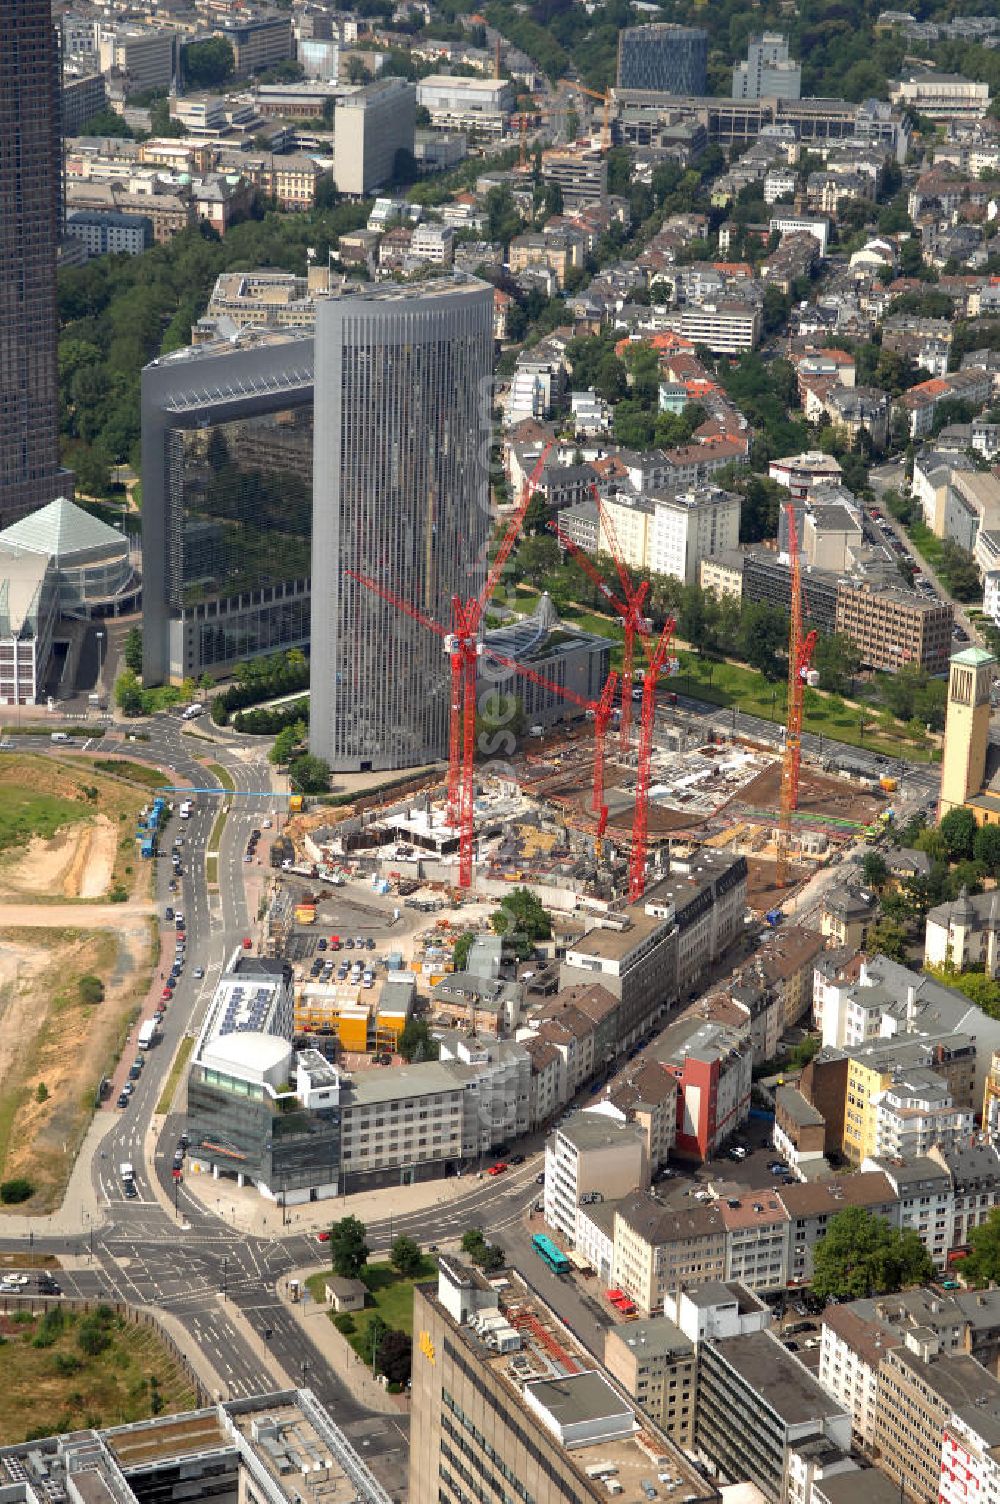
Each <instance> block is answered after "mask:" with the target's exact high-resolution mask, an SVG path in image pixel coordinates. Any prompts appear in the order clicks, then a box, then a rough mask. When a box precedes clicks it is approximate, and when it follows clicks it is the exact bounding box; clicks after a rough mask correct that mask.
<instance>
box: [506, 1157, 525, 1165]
mask: <svg viewBox="0 0 1000 1504" xmlns="http://www.w3.org/2000/svg"><path fill="white" fill-rule="evenodd" d="M507 1163H508V1164H511V1165H523V1164H524V1155H523V1154H512V1155H511V1156H510V1159H509V1160H508V1161H507Z"/></svg>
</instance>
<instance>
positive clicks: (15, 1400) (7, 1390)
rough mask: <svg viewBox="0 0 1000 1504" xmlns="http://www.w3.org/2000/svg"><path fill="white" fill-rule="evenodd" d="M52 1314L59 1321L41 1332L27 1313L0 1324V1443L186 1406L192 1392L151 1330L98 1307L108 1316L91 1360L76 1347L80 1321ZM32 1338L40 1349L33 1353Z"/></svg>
mask: <svg viewBox="0 0 1000 1504" xmlns="http://www.w3.org/2000/svg"><path fill="white" fill-rule="evenodd" d="M56 1309H57V1310H59V1312H60V1317H61V1321H60V1319H59V1318H52V1319H51V1320H50V1322H49V1323H46V1325H48V1326H50V1327H51V1329H50V1330H48V1331H46V1330H43V1329H42V1320H41V1319H36V1318H35V1317H34V1316H32V1315H30V1314H28V1313H19V1314H17V1315H14V1316H3V1317H0V1339H2V1343H3V1349H2V1357H0V1364H2V1367H3V1374H4V1383H3V1385H2V1386H0V1443H2V1444H3V1445H5V1446H9V1445H10V1444H12V1443H13V1442H20V1441H25V1440H27V1439H28V1438H30V1437H34V1436H46V1435H49V1434H51V1433H52V1432H53V1431H58V1432H61V1431H73V1430H77V1429H78V1428H80V1427H82V1426H110V1425H121V1424H123V1423H125V1422H128V1421H137V1420H146V1419H148V1418H149V1417H150V1416H151V1415H153V1414H157V1413H162V1414H165V1415H166V1414H170V1413H171V1412H172V1411H175V1410H185V1409H189V1408H191V1407H192V1406H193V1405H194V1403H195V1400H196V1395H195V1392H194V1389H193V1386H192V1385H191V1383H190V1381H189V1379H188V1378H187V1375H186V1374H185V1373H184V1372H183V1370H182V1369H181V1368H180V1366H179V1364H178V1363H177V1362H176V1361H175V1359H174V1358H172V1357H171V1356H170V1354H169V1353H168V1351H167V1349H166V1348H165V1347H164V1345H163V1343H162V1342H161V1341H160V1338H159V1337H158V1336H157V1334H156V1332H155V1330H153V1329H152V1328H149V1327H139V1326H134V1325H133V1324H132V1323H131V1322H127V1321H125V1320H123V1318H121V1317H120V1316H115V1315H114V1314H113V1313H112V1312H111V1311H110V1308H109V1307H103V1308H101V1309H103V1310H104V1311H106V1312H107V1313H108V1314H107V1317H106V1318H105V1319H104V1320H103V1321H101V1322H100V1327H101V1329H102V1330H103V1331H104V1333H105V1334H106V1337H107V1339H108V1345H107V1347H105V1349H104V1351H103V1352H100V1353H98V1354H97V1355H96V1357H92V1356H89V1355H88V1354H87V1353H85V1352H84V1351H83V1349H82V1347H81V1346H80V1340H79V1339H80V1330H81V1327H82V1326H83V1323H84V1320H85V1318H84V1317H83V1316H82V1315H81V1314H79V1313H77V1312H74V1311H67V1310H64V1309H62V1308H61V1307H57V1308H56ZM25 1316H27V1319H23V1318H24V1317H25ZM53 1321H54V1325H52V1322H53ZM39 1338H40V1339H41V1342H42V1343H43V1344H45V1345H42V1346H36V1342H37V1341H38V1340H39ZM50 1338H51V1339H52V1340H51V1343H50V1341H49V1339H50Z"/></svg>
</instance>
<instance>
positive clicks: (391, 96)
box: [333, 78, 417, 198]
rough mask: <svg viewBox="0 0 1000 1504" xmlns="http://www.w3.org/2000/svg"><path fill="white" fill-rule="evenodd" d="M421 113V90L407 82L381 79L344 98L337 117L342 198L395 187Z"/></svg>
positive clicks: (337, 177) (336, 167)
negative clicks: (400, 156)
mask: <svg viewBox="0 0 1000 1504" xmlns="http://www.w3.org/2000/svg"><path fill="white" fill-rule="evenodd" d="M416 108H417V96H416V90H415V88H414V86H413V84H411V83H407V82H406V81H405V79H402V78H383V79H377V80H376V82H375V83H372V84H367V85H366V86H365V87H364V88H363V89H359V90H358V91H357V93H354V94H345V95H342V96H340V97H338V99H337V102H336V106H335V108H334V114H333V130H334V135H333V178H334V182H335V183H336V185H337V192H338V193H346V194H349V195H350V196H351V197H355V198H364V197H365V196H366V195H367V194H369V193H370V192H371V191H372V189H374V188H381V187H383V185H384V184H386V183H390V182H392V180H393V178H394V177H395V175H396V168H397V160H398V159H397V153H398V152H410V153H411V154H412V152H413V143H414V130H415V125H414V121H415V118H416Z"/></svg>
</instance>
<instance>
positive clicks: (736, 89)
mask: <svg viewBox="0 0 1000 1504" xmlns="http://www.w3.org/2000/svg"><path fill="white" fill-rule="evenodd" d="M801 91H802V68H801V66H800V65H799V64H798V63H795V62H792V61H791V59H790V58H789V56H788V38H787V37H785V36H782V35H781V33H780V32H775V31H765V32H761V33H760V34H758V35H756V36H751V37H750V39H749V41H748V43H747V55H746V60H745V61H744V62H741V63H737V64H736V66H735V68H734V69H733V98H734V99H798V98H799V95H800V93H801Z"/></svg>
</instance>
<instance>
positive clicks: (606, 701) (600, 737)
mask: <svg viewBox="0 0 1000 1504" xmlns="http://www.w3.org/2000/svg"><path fill="white" fill-rule="evenodd" d="M486 652H487V654H488V656H489V657H490V658H492V659H493V662H494V663H502V664H503V665H504V666H505V667H506V668H509V669H513V671H514V672H515V673H516V674H521V675H523V677H524V678H525V679H530V680H531V682H532V683H533V684H540V685H541V687H542V688H543V689H548V690H551V691H552V692H553V693H554V694H557V695H559V696H560V697H561V698H562V699H564V700H569V701H571V702H572V704H574V705H579V707H580V709H581V710H585V711H586V712H587V714H588V715H592V716H593V717H594V784H593V791H592V793H591V800H590V807H591V809H592V810H593V812H594V814H595V815H596V816H597V821H598V831H597V834H598V859H600V840H601V837H602V836H603V835H604V831H605V828H606V826H607V823H608V807H607V805H606V804H605V803H604V763H605V757H604V744H605V738H606V737H607V732H608V727H609V725H610V724H611V717H612V715H613V713H614V708H615V693H616V691H617V689H618V675H617V674H616V672H615V670H614V669H612V670H611V672H610V674H609V675H608V677H607V678H606V679H605V681H604V688H603V689H602V690H601V697H600V699H599V700H588V699H586V698H585V697H584V696H583V695H578V694H577V693H576V691H575V690H573V689H567V688H566V686H565V685H564V684H557V683H556V682H555V680H554V679H547V678H546V677H545V675H544V674H540V673H539V672H538V670H537V669H533V668H529V667H528V665H527V664H526V663H518V661H517V659H516V658H508V657H506V656H505V655H504V654H503V653H496V652H494V651H493V649H492V648H487V649H486Z"/></svg>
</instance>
